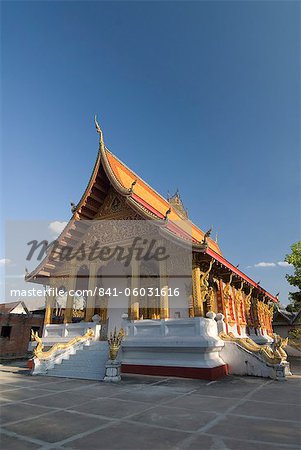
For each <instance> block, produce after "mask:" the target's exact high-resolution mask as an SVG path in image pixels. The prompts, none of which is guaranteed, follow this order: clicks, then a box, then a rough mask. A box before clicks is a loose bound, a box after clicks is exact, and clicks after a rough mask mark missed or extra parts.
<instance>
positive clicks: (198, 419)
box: [130, 405, 216, 431]
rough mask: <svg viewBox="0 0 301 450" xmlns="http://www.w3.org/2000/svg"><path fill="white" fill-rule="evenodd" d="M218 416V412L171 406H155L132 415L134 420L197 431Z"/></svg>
mask: <svg viewBox="0 0 301 450" xmlns="http://www.w3.org/2000/svg"><path fill="white" fill-rule="evenodd" d="M215 418H216V414H214V413H209V412H203V411H194V412H193V413H191V412H190V411H188V410H187V409H184V408H170V407H168V406H162V405H159V406H155V407H153V408H151V409H148V410H147V411H145V412H142V413H140V414H136V415H134V416H132V417H131V419H130V420H131V421H132V422H139V423H144V424H148V425H154V426H164V427H167V428H174V429H175V430H183V431H196V430H198V429H199V428H201V427H203V426H204V425H206V424H207V423H209V422H211V421H212V420H213V419H215Z"/></svg>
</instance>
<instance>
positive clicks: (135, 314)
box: [130, 256, 140, 320]
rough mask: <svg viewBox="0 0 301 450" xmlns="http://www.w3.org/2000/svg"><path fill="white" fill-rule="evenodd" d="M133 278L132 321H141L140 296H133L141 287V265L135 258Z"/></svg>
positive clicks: (131, 297) (133, 259) (133, 261)
mask: <svg viewBox="0 0 301 450" xmlns="http://www.w3.org/2000/svg"><path fill="white" fill-rule="evenodd" d="M131 267H132V278H131V296H130V319H132V320H135V319H139V296H134V295H133V290H134V289H139V287H140V263H139V261H137V260H136V258H135V257H134V256H133V258H132V266H131Z"/></svg>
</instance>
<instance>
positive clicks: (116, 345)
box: [108, 327, 124, 361]
mask: <svg viewBox="0 0 301 450" xmlns="http://www.w3.org/2000/svg"><path fill="white" fill-rule="evenodd" d="M123 337H124V331H123V329H122V328H121V329H120V331H119V333H118V334H117V331H116V327H115V329H114V333H113V332H112V331H111V333H110V338H109V339H108V344H109V349H110V359H111V360H112V361H114V360H115V359H116V358H117V354H118V350H119V349H120V346H121V342H122V339H123Z"/></svg>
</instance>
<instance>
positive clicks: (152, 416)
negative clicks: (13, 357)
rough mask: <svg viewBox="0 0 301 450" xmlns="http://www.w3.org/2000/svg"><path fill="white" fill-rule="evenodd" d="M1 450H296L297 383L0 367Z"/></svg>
mask: <svg viewBox="0 0 301 450" xmlns="http://www.w3.org/2000/svg"><path fill="white" fill-rule="evenodd" d="M0 379H1V393H0V395H1V403H2V406H1V427H2V428H1V449H2V450H6V449H14V450H18V449H22V450H23V449H39V448H40V449H52V448H53V449H56V448H61V449H104V450H111V449H112V450H113V449H122V450H125V449H132V450H140V449H141V450H143V449H151V450H159V449H162V450H167V449H174V450H176V449H179V450H181V449H183V450H184V449H196V450H197V449H206V450H207V449H208V450H209V449H213V450H219V449H221V450H222V449H223V450H225V449H231V450H232V449H233V450H236V449H237V450H240V449H242V450H249V449H256V450H261V449H264V450H269V449H300V448H301V427H300V397H301V376H300V375H295V376H293V377H291V378H290V379H289V380H288V381H286V382H276V381H272V380H267V379H260V378H251V377H248V378H247V377H246V378H240V377H228V378H226V379H223V380H221V381H217V382H208V381H205V380H187V379H175V378H163V377H145V376H124V377H123V381H122V382H121V383H120V384H116V385H112V384H106V383H102V382H94V381H83V380H70V379H69V380H67V379H62V378H50V377H31V376H29V375H28V373H27V371H26V370H23V371H22V369H18V368H16V369H15V370H14V369H12V368H9V367H7V366H0Z"/></svg>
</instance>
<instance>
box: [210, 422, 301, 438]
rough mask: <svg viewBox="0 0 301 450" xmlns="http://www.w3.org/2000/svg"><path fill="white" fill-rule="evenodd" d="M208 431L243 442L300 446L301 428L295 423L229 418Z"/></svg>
mask: <svg viewBox="0 0 301 450" xmlns="http://www.w3.org/2000/svg"><path fill="white" fill-rule="evenodd" d="M206 431H208V432H209V431H210V434H211V435H212V434H213V435H217V436H222V437H229V438H231V437H233V436H235V437H236V438H239V439H242V440H258V441H264V442H270V443H275V444H290V445H298V444H299V445H300V442H301V428H300V424H298V423H295V422H290V423H288V422H281V421H274V420H269V419H258V418H253V417H248V418H246V417H237V416H236V417H234V416H227V417H224V418H221V420H220V421H219V422H218V423H217V424H213V425H212V426H211V427H209V429H207V430H206Z"/></svg>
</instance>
